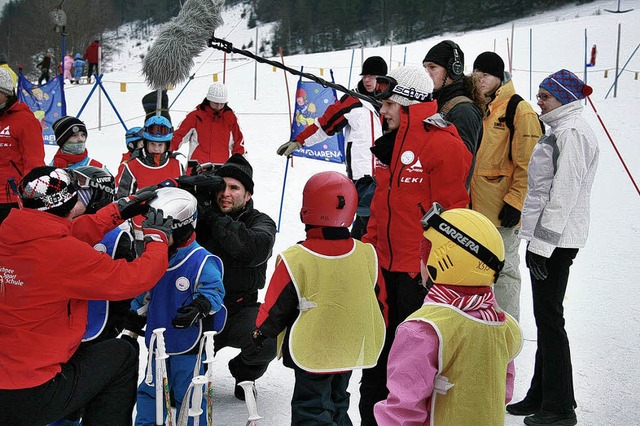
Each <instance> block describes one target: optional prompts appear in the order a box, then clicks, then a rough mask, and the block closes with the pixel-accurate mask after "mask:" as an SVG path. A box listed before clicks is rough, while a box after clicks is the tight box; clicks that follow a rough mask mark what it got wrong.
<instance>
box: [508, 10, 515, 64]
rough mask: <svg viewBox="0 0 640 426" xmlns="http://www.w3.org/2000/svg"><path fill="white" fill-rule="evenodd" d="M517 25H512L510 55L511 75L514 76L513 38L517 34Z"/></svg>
mask: <svg viewBox="0 0 640 426" xmlns="http://www.w3.org/2000/svg"><path fill="white" fill-rule="evenodd" d="M515 27H516V26H515V24H514V23H513V22H512V23H511V53H510V54H509V73H510V74H511V75H513V40H514V39H513V37H514V32H515Z"/></svg>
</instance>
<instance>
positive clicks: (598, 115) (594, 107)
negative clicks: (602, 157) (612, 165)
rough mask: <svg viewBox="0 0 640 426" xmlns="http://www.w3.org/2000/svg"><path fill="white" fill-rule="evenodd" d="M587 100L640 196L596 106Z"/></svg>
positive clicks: (589, 98)
mask: <svg viewBox="0 0 640 426" xmlns="http://www.w3.org/2000/svg"><path fill="white" fill-rule="evenodd" d="M587 99H588V100H589V103H590V104H591V108H593V112H595V113H596V117H598V120H599V121H600V124H601V125H602V128H603V129H604V132H605V133H606V134H607V137H608V138H609V141H610V142H611V145H612V146H613V149H614V150H615V151H616V154H617V155H618V158H619V159H620V162H621V163H622V167H624V170H625V171H626V172H627V175H628V176H629V179H631V183H633V186H634V187H635V188H636V192H637V193H638V195H640V188H638V184H637V183H636V181H635V180H634V179H633V176H632V175H631V172H630V171H629V168H628V167H627V164H626V163H625V162H624V160H623V159H622V155H620V151H618V147H616V144H615V143H614V142H613V138H611V135H610V134H609V130H607V126H605V125H604V122H603V121H602V118H600V114H598V110H596V106H595V105H594V104H593V101H592V100H591V97H589V96H587Z"/></svg>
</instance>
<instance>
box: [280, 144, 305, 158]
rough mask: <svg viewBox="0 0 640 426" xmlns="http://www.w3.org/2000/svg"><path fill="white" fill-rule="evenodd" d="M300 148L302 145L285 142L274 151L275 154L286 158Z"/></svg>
mask: <svg viewBox="0 0 640 426" xmlns="http://www.w3.org/2000/svg"><path fill="white" fill-rule="evenodd" d="M300 147H302V144H301V143H300V142H298V141H289V142H285V143H283V144H282V145H280V146H279V147H278V149H277V150H276V154H278V155H284V156H285V157H288V156H289V155H291V153H292V152H293V151H295V150H296V149H298V148H300Z"/></svg>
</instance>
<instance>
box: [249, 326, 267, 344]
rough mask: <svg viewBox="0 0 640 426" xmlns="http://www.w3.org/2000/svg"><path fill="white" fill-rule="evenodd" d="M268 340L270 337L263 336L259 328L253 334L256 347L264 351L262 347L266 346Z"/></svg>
mask: <svg viewBox="0 0 640 426" xmlns="http://www.w3.org/2000/svg"><path fill="white" fill-rule="evenodd" d="M267 339H268V337H267V336H265V335H264V334H262V331H260V329H259V328H256V329H255V330H253V332H252V333H251V341H252V342H253V344H254V346H255V347H256V348H258V349H262V345H264V341H265V340H267Z"/></svg>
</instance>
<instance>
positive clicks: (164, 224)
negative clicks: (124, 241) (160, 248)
mask: <svg viewBox="0 0 640 426" xmlns="http://www.w3.org/2000/svg"><path fill="white" fill-rule="evenodd" d="M172 225H173V218H172V217H171V216H169V217H168V218H166V219H165V218H164V214H163V213H162V210H156V209H154V208H153V207H149V211H148V212H147V218H146V219H145V220H143V221H142V233H143V234H144V242H145V243H148V242H150V241H156V242H160V243H165V244H167V245H169V235H171V232H172V228H171V226H172Z"/></svg>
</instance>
